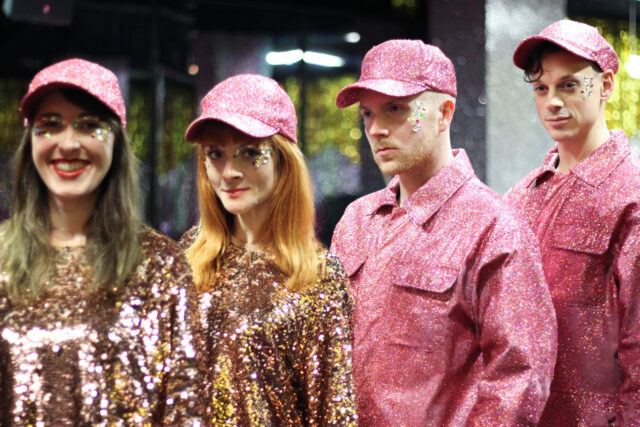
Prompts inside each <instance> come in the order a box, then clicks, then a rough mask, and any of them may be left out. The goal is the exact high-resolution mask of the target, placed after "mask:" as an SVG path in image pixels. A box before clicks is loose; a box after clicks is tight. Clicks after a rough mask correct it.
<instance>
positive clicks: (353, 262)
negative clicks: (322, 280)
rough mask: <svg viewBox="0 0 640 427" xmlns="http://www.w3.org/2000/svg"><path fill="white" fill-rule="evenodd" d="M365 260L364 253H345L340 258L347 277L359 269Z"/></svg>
mask: <svg viewBox="0 0 640 427" xmlns="http://www.w3.org/2000/svg"><path fill="white" fill-rule="evenodd" d="M366 260H367V257H366V255H361V254H353V253H351V254H345V255H344V256H343V257H341V258H340V262H342V265H343V266H344V271H345V272H346V273H347V276H348V277H352V276H353V275H354V274H356V273H357V272H358V270H360V267H362V264H364V262H365V261H366Z"/></svg>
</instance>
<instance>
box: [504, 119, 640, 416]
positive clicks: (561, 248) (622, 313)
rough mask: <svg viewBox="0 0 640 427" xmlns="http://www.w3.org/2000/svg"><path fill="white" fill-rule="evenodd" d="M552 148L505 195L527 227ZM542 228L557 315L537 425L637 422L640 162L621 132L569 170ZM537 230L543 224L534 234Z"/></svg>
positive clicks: (551, 163)
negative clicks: (550, 373)
mask: <svg viewBox="0 0 640 427" xmlns="http://www.w3.org/2000/svg"><path fill="white" fill-rule="evenodd" d="M557 159H558V152H557V148H555V147H554V148H553V149H551V151H550V152H549V153H548V155H547V157H546V159H545V161H544V163H543V164H542V166H541V167H540V168H538V169H535V170H534V171H532V172H531V173H529V174H528V175H527V176H526V177H525V178H524V179H523V180H522V181H520V183H518V184H517V185H516V186H514V187H513V188H512V189H511V190H510V191H509V192H508V193H507V195H506V196H505V198H506V201H507V202H508V203H509V204H511V205H512V206H513V207H515V208H516V209H517V210H518V211H519V213H520V214H521V215H522V217H523V218H525V219H526V220H527V221H528V222H529V223H530V224H531V226H532V227H533V229H534V230H537V229H539V227H536V226H537V223H538V221H540V220H541V219H540V218H541V212H544V211H545V205H544V202H545V192H546V191H545V187H546V185H545V183H546V182H547V181H548V180H549V179H550V178H551V177H552V176H553V175H554V173H555V172H554V170H555V165H556V162H557ZM569 173H570V175H571V176H569V177H568V178H567V179H568V181H567V183H566V184H565V185H567V186H568V188H567V191H565V192H563V193H562V195H563V197H564V199H561V200H557V201H556V203H558V206H560V208H559V209H558V210H557V212H554V215H555V216H554V217H551V219H550V222H549V226H548V232H547V233H545V234H543V235H538V236H537V237H538V240H539V242H540V249H541V252H542V263H543V267H544V271H545V276H546V278H547V281H548V283H549V289H550V291H551V296H552V298H553V302H554V305H555V308H556V313H557V316H558V361H557V364H556V369H555V374H554V379H553V383H552V385H551V396H550V398H549V403H548V405H547V408H546V409H545V412H544V414H543V417H542V420H541V425H547V426H558V425H562V426H578V425H580V426H582V425H588V426H603V425H609V423H613V422H614V421H615V423H616V424H615V425H624V426H631V425H634V426H638V425H640V161H639V160H638V158H637V156H635V155H633V154H632V152H631V147H630V145H629V142H628V140H627V137H626V136H625V135H624V133H623V132H622V131H612V132H611V138H610V139H609V140H608V141H607V142H606V143H605V144H604V145H602V146H601V147H599V148H598V149H597V150H596V151H595V152H593V153H592V154H591V155H590V156H589V157H587V158H586V159H584V160H582V161H581V162H580V163H578V164H576V165H575V166H574V167H572V168H571V170H570V172H569ZM537 233H538V234H540V232H537Z"/></svg>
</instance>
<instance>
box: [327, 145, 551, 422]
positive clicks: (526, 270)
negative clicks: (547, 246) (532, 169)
mask: <svg viewBox="0 0 640 427" xmlns="http://www.w3.org/2000/svg"><path fill="white" fill-rule="evenodd" d="M454 154H455V158H454V160H452V161H451V162H449V163H448V164H447V165H446V166H445V167H444V168H443V169H442V170H440V171H439V172H438V173H437V174H436V175H435V176H434V177H432V178H431V179H430V180H429V181H427V182H426V183H425V184H424V185H423V186H422V187H421V188H420V189H419V190H417V191H416V192H415V193H413V194H412V195H411V196H410V197H409V198H408V199H407V200H406V202H405V203H404V206H403V207H397V205H396V192H397V189H398V179H397V177H396V178H394V179H393V180H392V181H391V182H390V183H389V185H388V186H387V188H385V189H383V190H380V191H378V192H376V193H373V194H369V195H367V196H364V197H362V198H360V199H358V200H357V201H355V202H354V203H352V204H351V205H350V206H349V207H348V208H347V210H346V211H345V214H344V216H343V218H342V219H341V220H340V222H339V224H338V226H337V228H336V230H335V233H334V236H333V243H332V247H331V250H332V251H333V253H335V254H336V255H337V256H338V258H339V259H340V260H341V261H342V263H343V264H344V266H345V269H346V271H347V274H348V275H349V276H350V278H351V290H352V293H353V295H354V298H355V303H356V308H355V316H354V349H353V364H354V381H355V385H356V401H357V406H358V417H359V419H360V423H361V425H367V426H391V425H393V426H416V427H417V426H427V425H433V426H464V425H477V426H498V425H501V426H502V425H505V426H506V425H509V426H517V425H529V424H535V422H536V421H537V420H538V418H539V417H540V414H541V413H542V409H543V407H544V404H545V402H546V399H547V396H548V393H549V385H550V382H551V375H552V372H553V365H554V361H555V357H556V320H555V316H554V311H553V306H552V303H551V298H550V296H549V291H548V289H547V286H546V283H545V281H544V277H543V272H542V266H541V264H540V254H539V251H538V249H537V245H536V243H535V238H534V236H533V234H532V233H531V232H530V231H528V230H527V229H526V228H527V227H526V226H524V225H523V224H521V223H520V221H519V220H517V219H516V218H515V217H514V215H513V214H512V212H511V210H510V209H509V208H508V207H506V206H505V205H504V204H503V202H502V201H501V200H500V198H499V196H497V195H496V194H495V193H494V192H493V191H491V190H490V189H488V188H487V187H486V186H485V185H484V184H482V183H481V182H480V181H479V180H478V179H477V177H476V176H475V175H474V173H473V169H472V167H471V164H470V163H469V160H468V158H467V155H466V153H465V152H464V151H463V150H455V151H454Z"/></svg>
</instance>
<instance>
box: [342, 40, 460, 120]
mask: <svg viewBox="0 0 640 427" xmlns="http://www.w3.org/2000/svg"><path fill="white" fill-rule="evenodd" d="M363 89H367V90H372V91H374V92H378V93H382V94H384V95H389V96H394V97H398V98H400V97H405V96H410V95H415V94H417V93H420V92H424V91H426V90H431V91H434V92H442V93H447V94H449V95H451V96H453V97H455V96H457V90H456V72H455V69H454V68H453V63H452V62H451V60H450V59H449V58H447V56H446V55H445V54H444V53H442V51H441V50H440V49H439V48H437V47H436V46H432V45H428V44H426V43H424V42H423V41H422V40H388V41H386V42H384V43H381V44H379V45H377V46H374V47H372V48H371V49H370V50H369V52H367V54H366V55H365V56H364V59H363V60H362V71H361V74H360V79H358V81H357V82H355V83H353V84H350V85H349V86H347V87H345V88H343V89H342V90H341V91H340V92H339V93H338V97H337V99H336V104H337V105H338V107H340V108H345V107H348V106H349V105H352V104H355V103H356V102H359V101H360V93H361V92H362V90H363Z"/></svg>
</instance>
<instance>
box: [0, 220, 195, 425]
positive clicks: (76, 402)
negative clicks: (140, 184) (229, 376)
mask: <svg viewBox="0 0 640 427" xmlns="http://www.w3.org/2000/svg"><path fill="white" fill-rule="evenodd" d="M141 244H142V248H143V251H144V252H143V254H144V255H143V260H142V262H141V263H140V264H139V265H138V267H137V269H136V270H135V271H134V272H133V273H132V274H131V275H130V276H129V278H128V279H127V281H126V283H125V286H124V288H123V290H122V291H121V292H118V293H115V294H111V295H108V294H105V293H104V292H101V291H97V292H95V293H91V294H87V292H85V291H84V289H85V287H86V286H87V283H89V282H90V281H91V280H92V273H91V268H90V267H89V265H88V263H87V258H86V252H85V250H84V248H83V247H75V248H64V249H60V250H58V252H57V259H56V268H55V272H52V275H51V278H50V280H51V283H50V286H49V287H48V292H47V294H46V295H45V297H43V298H42V299H39V300H36V301H34V302H32V303H30V304H28V305H18V304H14V303H12V302H11V301H10V300H9V298H8V297H7V296H6V295H4V294H0V424H1V425H16V426H34V425H38V426H45V425H46V426H49V425H50V426H54V425H55V426H72V425H73V426H75V425H200V423H201V414H202V413H203V411H204V409H203V408H204V407H203V405H202V404H200V403H199V402H201V400H200V394H199V393H200V388H201V387H200V386H199V383H198V381H200V375H199V374H198V371H197V363H196V359H195V351H194V346H193V336H192V335H191V330H192V323H191V320H190V318H189V313H190V310H189V308H188V307H187V304H188V301H190V300H191V298H190V297H189V295H188V294H189V293H190V292H194V289H193V287H192V285H190V284H191V273H190V270H189V267H188V264H187V262H186V260H185V258H184V255H183V254H182V253H181V251H180V249H179V248H178V247H177V245H176V244H175V243H174V242H172V241H171V240H170V239H168V238H167V237H164V236H161V235H159V234H158V233H156V232H154V231H151V230H145V231H143V232H142V233H141ZM0 279H1V280H2V281H3V282H4V281H6V280H7V279H8V275H7V273H6V272H5V271H4V270H3V271H0ZM187 285H189V286H187ZM0 288H1V287H0Z"/></svg>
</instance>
